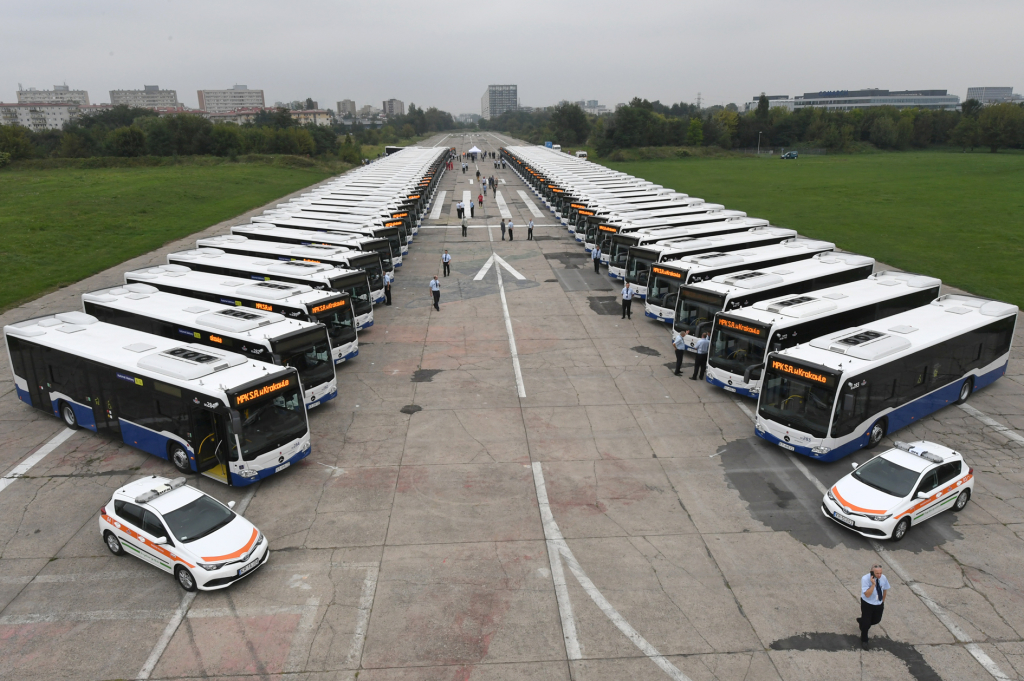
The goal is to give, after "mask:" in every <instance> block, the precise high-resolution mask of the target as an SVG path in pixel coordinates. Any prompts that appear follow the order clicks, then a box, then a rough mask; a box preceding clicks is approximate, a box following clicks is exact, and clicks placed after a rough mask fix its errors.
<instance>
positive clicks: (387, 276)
mask: <svg viewBox="0 0 1024 681" xmlns="http://www.w3.org/2000/svg"><path fill="white" fill-rule="evenodd" d="M394 280H395V275H394V274H392V273H391V272H385V273H384V304H385V305H390V304H391V282H393V281H394Z"/></svg>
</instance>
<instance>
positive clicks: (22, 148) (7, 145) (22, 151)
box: [0, 125, 35, 161]
mask: <svg viewBox="0 0 1024 681" xmlns="http://www.w3.org/2000/svg"><path fill="white" fill-rule="evenodd" d="M31 134H32V132H31V131H30V130H29V129H28V128H24V127H22V126H20V125H0V152H4V153H5V154H10V157H11V160H12V161H17V160H18V159H22V158H32V157H33V156H35V145H33V144H32V138H31Z"/></svg>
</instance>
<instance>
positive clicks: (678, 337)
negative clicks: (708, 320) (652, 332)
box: [672, 331, 711, 381]
mask: <svg viewBox="0 0 1024 681" xmlns="http://www.w3.org/2000/svg"><path fill="white" fill-rule="evenodd" d="M689 335H690V332H689V331H684V332H683V333H681V334H680V333H675V334H672V346H673V347H675V349H676V376H680V375H681V374H680V373H679V370H680V369H682V367H683V356H684V355H685V354H686V338H687V336H689ZM710 336H711V334H709V333H705V334H703V335H701V337H700V338H698V339H697V343H696V344H695V345H694V346H693V352H694V354H696V355H697V356H696V357H695V358H694V360H693V376H690V380H691V381H697V380H703V378H704V373H705V372H706V371H707V368H708V350H709V349H710V348H711V339H710Z"/></svg>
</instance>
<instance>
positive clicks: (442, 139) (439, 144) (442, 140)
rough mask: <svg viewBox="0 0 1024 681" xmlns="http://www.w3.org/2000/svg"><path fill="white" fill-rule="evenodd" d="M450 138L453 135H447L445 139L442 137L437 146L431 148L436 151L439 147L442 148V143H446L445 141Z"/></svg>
mask: <svg viewBox="0 0 1024 681" xmlns="http://www.w3.org/2000/svg"><path fill="white" fill-rule="evenodd" d="M449 137H451V135H450V134H449V135H445V136H444V137H442V138H441V139H439V140H437V144H435V145H434V146H433V147H431V149H436V148H437V147H439V146H441V142H444V141H445V140H446V139H448V138H449Z"/></svg>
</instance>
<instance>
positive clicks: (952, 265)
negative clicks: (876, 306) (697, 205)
mask: <svg viewBox="0 0 1024 681" xmlns="http://www.w3.org/2000/svg"><path fill="white" fill-rule="evenodd" d="M591 158H592V160H593V157H591ZM605 164H606V165H608V166H609V167H612V168H615V169H617V170H621V171H624V172H627V173H630V174H632V175H636V176H639V177H643V178H645V179H647V180H651V181H652V182H656V183H658V184H661V185H664V186H666V187H671V188H673V189H676V190H678V191H681V192H685V193H687V194H689V195H691V196H699V197H702V198H704V199H706V200H707V201H709V202H715V203H721V204H724V205H725V206H726V207H727V208H732V209H736V210H742V211H746V212H747V214H748V215H751V216H753V217H760V218H767V219H769V220H771V222H772V224H775V225H779V226H780V227H790V228H792V229H796V230H798V231H799V232H800V233H801V234H803V235H805V236H810V237H816V238H820V239H827V240H829V241H833V242H835V243H836V245H838V246H839V247H840V248H842V249H845V250H849V251H854V252H857V253H863V254H865V255H870V256H872V257H874V258H876V259H877V260H880V261H882V262H885V263H887V264H889V265H892V266H895V267H899V268H901V269H906V270H910V271H913V272H920V273H923V274H929V275H932V276H935V277H940V278H941V279H942V280H943V282H945V283H946V284H949V285H951V286H956V287H958V288H962V289H965V290H967V291H970V292H972V293H975V294H977V295H982V296H989V297H993V298H998V299H1000V300H1005V301H1007V302H1012V303H1014V304H1016V305H1019V306H1022V307H1024V155H1021V154H988V153H973V154H962V153H950V152H904V153H879V154H865V155H849V156H804V157H801V158H799V159H797V160H796V161H782V162H781V163H780V162H779V158H778V156H775V157H773V158H770V159H769V158H760V159H758V158H753V157H729V158H713V159H699V158H690V159H678V160H656V161H639V162H630V163H607V162H605Z"/></svg>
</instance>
